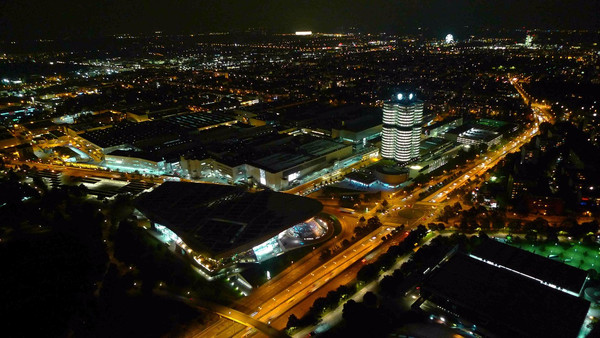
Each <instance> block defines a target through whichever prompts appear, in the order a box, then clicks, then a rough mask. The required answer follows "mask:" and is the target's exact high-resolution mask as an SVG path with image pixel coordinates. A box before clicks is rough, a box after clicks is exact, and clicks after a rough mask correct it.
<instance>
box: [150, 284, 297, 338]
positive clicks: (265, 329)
mask: <svg viewBox="0 0 600 338" xmlns="http://www.w3.org/2000/svg"><path fill="white" fill-rule="evenodd" d="M158 294H160V295H161V296H165V297H167V298H171V299H174V300H177V301H180V302H184V303H186V304H188V305H190V306H192V307H195V308H199V309H203V310H209V311H211V312H214V313H216V314H218V315H219V316H221V317H223V318H227V319H229V320H231V321H234V322H236V323H239V324H242V325H245V326H249V327H252V328H255V329H257V330H258V331H260V332H262V333H263V334H265V335H266V336H268V337H273V338H289V336H288V335H287V334H285V333H283V332H281V331H279V330H277V329H275V328H273V327H272V326H270V325H268V324H266V323H263V322H261V321H260V320H257V319H254V318H252V317H250V316H248V315H247V314H245V313H243V312H240V311H237V310H234V309H232V308H230V307H227V306H224V305H220V304H217V303H213V302H209V301H206V300H202V299H194V298H186V297H183V296H177V295H173V294H170V293H167V292H164V291H162V292H158Z"/></svg>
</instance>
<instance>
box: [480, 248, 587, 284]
mask: <svg viewBox="0 0 600 338" xmlns="http://www.w3.org/2000/svg"><path fill="white" fill-rule="evenodd" d="M472 255H473V256H477V257H479V258H482V259H485V260H487V261H491V262H494V263H496V264H498V265H501V266H504V267H507V268H510V269H512V270H515V271H519V272H520V273H523V274H526V275H528V276H531V277H534V278H537V279H541V280H543V281H546V282H548V283H550V284H554V285H556V286H558V287H561V288H563V289H566V290H569V291H571V292H574V293H576V294H579V292H580V291H581V288H582V287H583V284H584V283H585V279H586V277H587V272H586V271H583V270H581V269H577V268H575V267H572V266H570V265H567V264H564V263H561V262H557V261H554V260H552V259H548V258H545V257H542V256H539V255H536V254H534V253H531V252H528V251H525V250H521V249H519V248H515V247H513V246H510V245H508V244H503V243H500V242H498V241H495V240H493V239H488V240H485V241H484V242H483V243H481V245H480V246H478V247H477V248H476V249H475V250H474V251H473V253H472Z"/></svg>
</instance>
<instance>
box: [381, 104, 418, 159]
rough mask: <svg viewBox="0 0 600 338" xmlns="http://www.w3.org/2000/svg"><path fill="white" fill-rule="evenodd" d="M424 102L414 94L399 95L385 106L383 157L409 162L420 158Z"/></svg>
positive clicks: (382, 141) (382, 138)
mask: <svg viewBox="0 0 600 338" xmlns="http://www.w3.org/2000/svg"><path fill="white" fill-rule="evenodd" d="M422 122H423V101H420V100H417V98H416V96H415V95H414V94H397V95H395V96H394V97H393V98H392V100H390V101H387V102H385V103H384V105H383V130H382V136H381V157H383V158H385V159H390V160H395V161H397V162H409V161H412V160H415V159H418V157H419V145H420V142H421V124H422Z"/></svg>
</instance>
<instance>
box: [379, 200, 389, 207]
mask: <svg viewBox="0 0 600 338" xmlns="http://www.w3.org/2000/svg"><path fill="white" fill-rule="evenodd" d="M389 205H390V204H389V203H388V201H387V200H386V199H384V200H383V202H381V206H383V207H384V208H387V207H388V206H389Z"/></svg>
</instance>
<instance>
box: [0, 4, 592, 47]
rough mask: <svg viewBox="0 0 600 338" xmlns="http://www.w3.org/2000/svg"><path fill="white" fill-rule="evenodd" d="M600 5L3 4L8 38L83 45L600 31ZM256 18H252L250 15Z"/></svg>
mask: <svg viewBox="0 0 600 338" xmlns="http://www.w3.org/2000/svg"><path fill="white" fill-rule="evenodd" d="M599 6H600V4H599V3H598V1H593V0H587V1H586V0H578V1H576V2H572V1H557V2H550V3H549V2H547V1H542V0H535V1H527V2H519V1H502V2H497V1H481V2H477V3H473V2H469V1H458V2H455V1H453V2H448V1H442V0H436V1H426V2H421V1H397V2H389V1H383V0H379V1H376V2H372V1H369V2H360V1H342V0H337V1H330V2H327V3H322V2H319V1H303V2H291V1H290V2H286V1H232V2H227V3H225V2H221V1H200V2H196V1H182V2H177V3H175V4H169V5H168V6H167V4H166V3H162V2H160V1H145V2H144V1H131V2H126V3H118V4H117V3H111V2H110V1H100V2H88V3H85V4H83V3H81V2H77V1H71V0H63V1H60V2H52V3H48V2H45V1H32V2H27V3H22V2H18V1H15V0H8V1H4V2H3V3H2V4H0V25H2V27H3V28H4V29H3V30H2V32H0V38H3V39H36V38H81V37H88V38H89V37H99V36H104V35H113V34H139V33H145V34H149V33H153V32H156V31H161V32H164V33H166V34H190V33H199V32H218V31H245V30H247V29H266V30H268V31H272V32H276V33H286V32H288V33H289V32H294V31H298V30H312V31H320V32H333V33H341V32H344V31H350V30H351V31H361V32H364V33H378V32H388V33H425V34H426V35H429V36H436V35H441V34H444V35H445V34H446V33H448V32H454V33H455V36H456V37H457V38H458V39H461V38H465V37H466V36H468V35H470V34H472V29H481V28H490V29H498V28H506V29H515V28H522V29H591V30H594V29H595V30H598V29H600V18H599V16H600V14H598V12H600V7H599ZM248 14H250V15H248Z"/></svg>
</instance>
